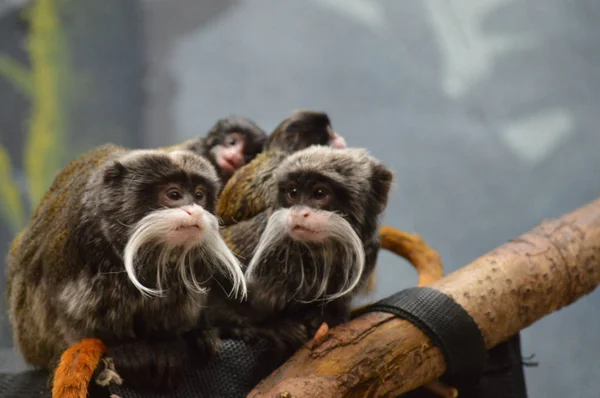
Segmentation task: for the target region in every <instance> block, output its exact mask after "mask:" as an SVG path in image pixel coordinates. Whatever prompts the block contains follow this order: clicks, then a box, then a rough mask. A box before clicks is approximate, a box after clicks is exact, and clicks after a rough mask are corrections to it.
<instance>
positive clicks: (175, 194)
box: [167, 190, 181, 201]
mask: <svg viewBox="0 0 600 398" xmlns="http://www.w3.org/2000/svg"><path fill="white" fill-rule="evenodd" d="M167 198H169V199H170V200H174V201H176V200H180V199H181V194H180V193H179V191H175V190H172V191H169V192H167Z"/></svg>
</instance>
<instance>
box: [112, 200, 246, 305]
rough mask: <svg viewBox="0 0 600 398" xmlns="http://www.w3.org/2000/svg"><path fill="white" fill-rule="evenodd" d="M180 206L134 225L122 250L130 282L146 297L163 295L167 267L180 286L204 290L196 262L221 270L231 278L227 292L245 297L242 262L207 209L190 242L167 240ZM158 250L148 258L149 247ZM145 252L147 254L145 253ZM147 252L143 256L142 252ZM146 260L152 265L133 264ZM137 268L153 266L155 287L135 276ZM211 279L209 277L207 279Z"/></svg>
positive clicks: (172, 229)
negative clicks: (172, 269) (197, 233)
mask: <svg viewBox="0 0 600 398" xmlns="http://www.w3.org/2000/svg"><path fill="white" fill-rule="evenodd" d="M181 216H182V213H181V209H170V208H165V209H162V210H156V211H154V212H151V213H150V214H148V215H147V216H146V217H144V218H143V219H142V220H140V221H139V222H138V223H137V225H136V226H135V227H134V230H133V233H132V234H131V236H130V238H129V240H128V242H127V245H126V246H125V251H124V263H125V270H126V272H127V275H128V277H129V279H130V281H131V282H132V283H133V285H134V286H135V287H136V288H137V289H138V290H139V291H140V292H141V293H142V294H143V295H145V296H163V295H164V293H165V291H166V290H165V289H163V286H164V284H165V282H166V280H167V277H171V275H173V273H172V272H169V267H170V266H173V267H175V268H177V270H178V271H179V272H178V273H176V275H178V276H179V278H180V280H181V282H182V283H183V286H184V287H185V288H186V289H187V290H189V291H193V292H197V293H206V292H207V290H208V289H207V287H204V286H203V284H202V283H200V282H198V279H197V277H196V275H197V272H198V270H197V269H196V267H197V266H198V265H204V266H206V267H212V268H213V269H214V270H215V271H216V272H220V273H223V274H224V275H225V276H226V277H227V278H228V279H230V280H231V282H232V284H233V288H232V290H231V292H230V294H234V293H235V295H236V296H241V297H242V298H245V297H246V294H247V291H246V284H245V280H244V275H243V273H242V270H241V265H240V263H239V261H238V260H237V258H236V257H235V256H234V255H233V253H232V252H231V251H230V250H229V248H228V247H227V245H226V244H225V241H224V240H223V239H222V238H221V236H220V234H219V226H218V222H217V219H216V217H214V216H213V215H212V214H210V213H208V212H206V211H205V212H204V213H203V215H202V228H201V229H202V237H201V239H200V240H199V241H198V240H197V241H195V242H193V243H189V242H183V243H180V244H178V245H174V244H171V243H169V234H171V233H173V232H174V231H175V229H176V226H177V223H175V224H174V220H176V219H177V218H181ZM150 248H152V249H154V250H158V253H157V254H156V255H155V256H154V257H151V256H149V255H148V254H147V253H148V252H149V249H150ZM144 252H146V253H144ZM144 254H146V255H144ZM140 258H143V259H148V261H151V262H152V263H151V264H145V263H144V264H136V263H139V261H136V259H138V260H139V259H140ZM136 266H137V267H140V266H143V267H149V266H154V267H156V285H157V286H156V287H157V288H156V289H152V288H149V287H147V286H145V285H144V284H142V283H141V282H140V281H139V279H138V276H137V275H138V269H136ZM209 279H210V278H209Z"/></svg>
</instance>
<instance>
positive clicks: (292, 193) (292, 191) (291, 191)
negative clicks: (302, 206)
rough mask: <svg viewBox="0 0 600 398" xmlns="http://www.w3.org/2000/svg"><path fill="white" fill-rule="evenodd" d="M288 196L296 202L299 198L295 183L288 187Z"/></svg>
mask: <svg viewBox="0 0 600 398" xmlns="http://www.w3.org/2000/svg"><path fill="white" fill-rule="evenodd" d="M286 194H287V197H288V199H289V200H290V201H292V202H294V201H295V200H296V198H298V188H296V186H295V185H291V186H289V187H287V189H286Z"/></svg>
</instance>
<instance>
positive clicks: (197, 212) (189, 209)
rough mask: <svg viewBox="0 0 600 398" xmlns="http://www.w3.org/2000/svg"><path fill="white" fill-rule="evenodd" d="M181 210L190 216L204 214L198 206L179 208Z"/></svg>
mask: <svg viewBox="0 0 600 398" xmlns="http://www.w3.org/2000/svg"><path fill="white" fill-rule="evenodd" d="M181 210H183V211H185V212H186V213H187V214H189V215H190V216H201V215H202V214H204V209H202V207H200V206H198V205H194V206H183V207H181Z"/></svg>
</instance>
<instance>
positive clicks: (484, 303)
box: [249, 199, 600, 398]
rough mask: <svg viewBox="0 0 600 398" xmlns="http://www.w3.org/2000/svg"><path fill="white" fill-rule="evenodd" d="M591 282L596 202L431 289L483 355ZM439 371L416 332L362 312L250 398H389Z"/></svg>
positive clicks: (598, 251)
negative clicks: (478, 341)
mask: <svg viewBox="0 0 600 398" xmlns="http://www.w3.org/2000/svg"><path fill="white" fill-rule="evenodd" d="M599 283H600V199H599V200H596V201H594V202H592V203H590V204H588V205H586V206H584V207H582V208H580V209H578V210H576V211H574V212H572V213H570V214H567V215H564V216H562V217H560V218H557V219H554V220H550V221H546V222H543V223H541V224H540V225H539V226H538V227H536V228H534V229H533V230H531V231H530V232H528V233H526V234H523V235H522V236H520V237H519V238H517V239H515V240H513V241H511V242H508V243H506V244H504V245H502V246H500V247H499V248H497V249H495V250H493V251H491V252H490V253H488V254H486V255H484V256H482V257H480V258H478V259H477V260H475V261H474V262H472V263H471V264H469V265H468V266H465V267H463V268H461V269H460V270H458V271H456V272H454V273H452V274H450V275H448V276H447V277H445V278H443V279H441V280H439V281H437V282H434V283H433V284H431V285H430V287H432V288H435V289H439V290H440V291H442V292H444V293H446V294H448V295H450V296H451V297H453V298H454V300H456V301H457V302H458V303H459V304H460V305H462V306H463V307H464V309H465V310H466V311H468V312H469V314H471V316H472V317H473V319H474V320H475V321H476V322H477V324H478V325H479V327H480V329H481V332H482V334H483V337H484V341H485V345H486V347H487V348H488V349H490V348H492V347H494V346H496V345H497V344H498V343H501V342H502V341H504V340H506V339H507V338H508V337H510V336H512V335H514V334H515V333H518V332H519V331H520V330H522V329H524V328H526V327H527V326H529V325H531V324H532V323H533V322H535V321H537V320H538V319H540V318H542V317H544V316H546V315H548V314H550V313H552V312H554V311H557V310H558V309H560V308H563V307H565V306H567V305H569V304H571V303H573V302H575V301H576V300H577V299H579V298H581V297H582V296H584V295H586V294H588V293H590V292H592V291H593V290H594V289H595V288H596V286H598V284H599ZM444 371H445V364H444V358H443V357H442V354H441V352H440V350H439V349H438V348H436V347H434V346H432V344H431V342H430V341H429V339H428V338H427V337H426V336H425V335H424V334H423V333H422V332H421V331H420V330H419V329H418V328H416V327H415V326H413V325H412V324H410V323H409V322H407V321H405V320H401V319H397V318H395V317H394V316H393V315H389V314H383V313H370V314H366V315H363V316H361V317H359V318H357V319H355V320H354V321H352V322H349V323H348V324H345V325H342V326H339V327H337V328H334V329H332V330H330V331H329V333H328V335H327V338H326V340H325V341H324V342H323V343H322V344H320V345H319V346H317V347H316V348H315V349H314V350H311V349H310V348H308V345H307V346H305V347H303V348H302V349H300V350H299V351H298V352H297V353H296V354H295V355H294V356H293V357H292V358H291V359H290V360H289V361H287V362H286V363H285V364H284V365H283V366H282V367H280V368H279V369H278V370H276V371H275V372H273V373H272V374H271V375H270V376H269V377H267V378H266V379H265V380H263V381H262V382H261V383H260V384H259V385H258V386H257V387H256V388H255V389H254V390H253V391H252V392H251V393H250V394H249V396H250V397H278V396H281V397H289V398H292V397H320V398H325V397H388V396H397V395H400V394H402V393H405V392H408V391H410V390H413V389H415V388H417V387H419V386H422V385H424V384H427V383H430V382H433V381H434V380H436V379H438V378H439V377H440V376H441V375H442V374H443V373H444ZM459 393H460V392H459ZM459 396H460V395H459Z"/></svg>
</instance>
